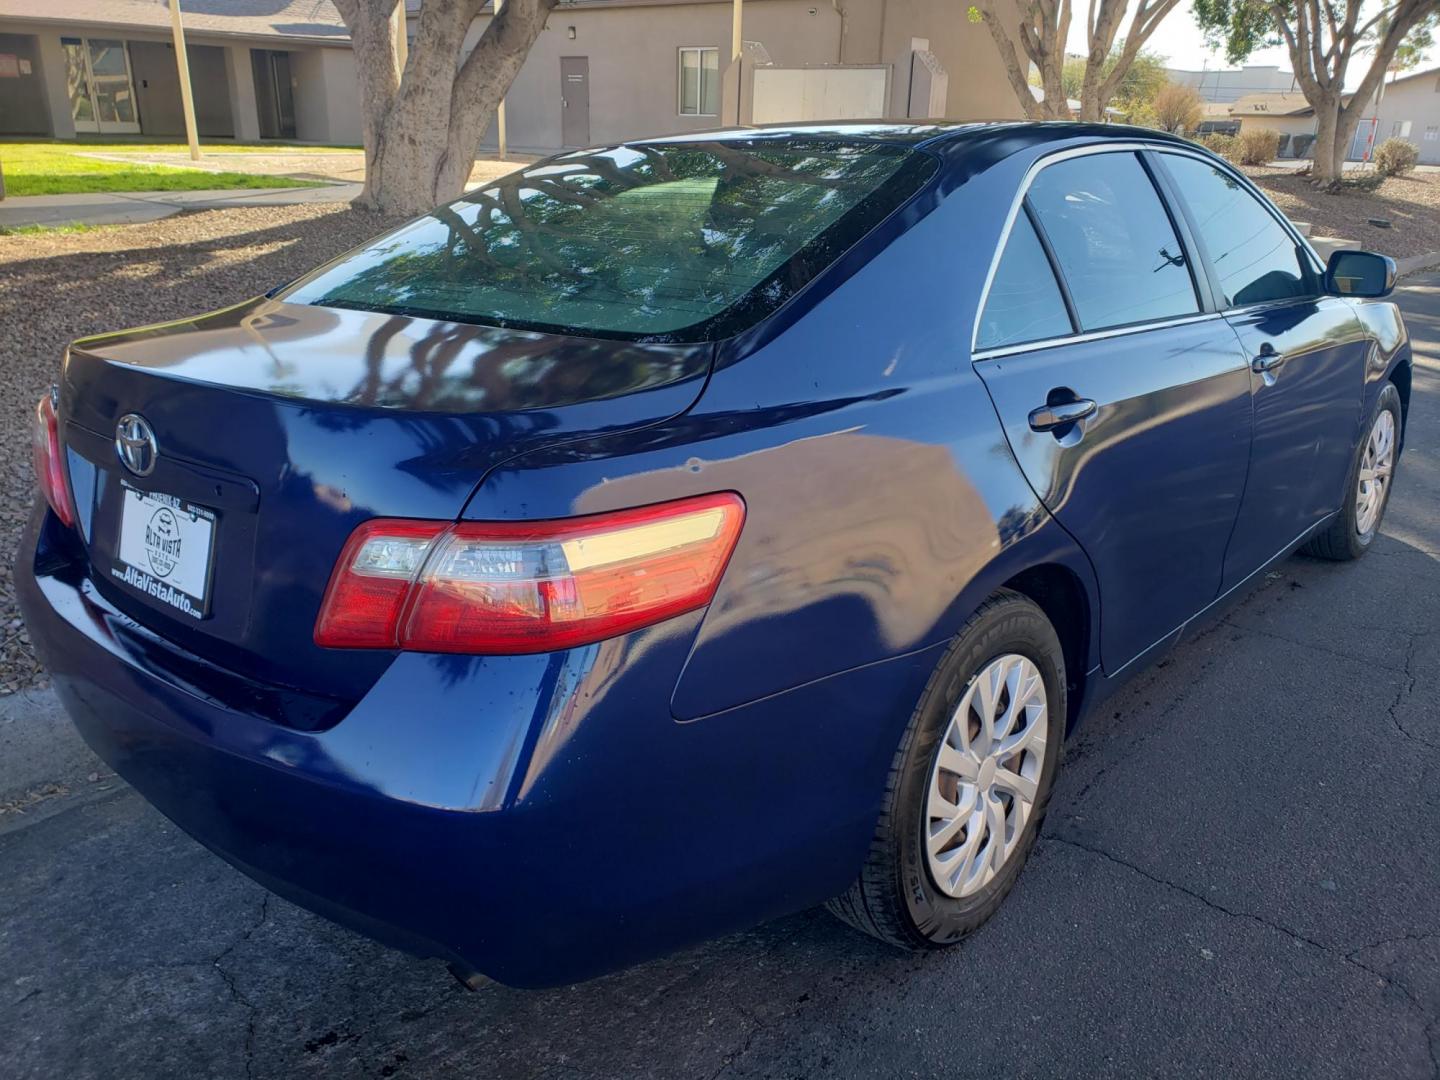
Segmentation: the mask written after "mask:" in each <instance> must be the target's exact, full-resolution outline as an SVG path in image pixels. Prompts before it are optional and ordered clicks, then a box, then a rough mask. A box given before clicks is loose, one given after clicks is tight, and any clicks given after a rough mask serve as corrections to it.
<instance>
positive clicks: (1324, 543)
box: [1300, 382, 1403, 562]
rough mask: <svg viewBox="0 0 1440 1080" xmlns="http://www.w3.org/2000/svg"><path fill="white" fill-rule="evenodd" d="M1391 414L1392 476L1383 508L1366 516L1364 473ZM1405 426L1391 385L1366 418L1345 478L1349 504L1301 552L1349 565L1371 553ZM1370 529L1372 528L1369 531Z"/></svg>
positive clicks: (1386, 499)
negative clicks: (1372, 447)
mask: <svg viewBox="0 0 1440 1080" xmlns="http://www.w3.org/2000/svg"><path fill="white" fill-rule="evenodd" d="M1387 413H1388V414H1389V417H1390V421H1389V422H1390V431H1391V433H1392V445H1391V448H1390V472H1389V474H1388V476H1387V477H1386V480H1385V483H1384V484H1383V486H1382V489H1381V491H1380V495H1379V506H1378V507H1376V508H1375V509H1374V513H1373V516H1372V515H1366V514H1364V511H1363V508H1362V500H1361V492H1360V480H1361V477H1360V472H1361V469H1362V467H1363V466H1364V464H1365V459H1366V453H1367V451H1368V450H1369V448H1370V445H1371V441H1372V438H1373V437H1374V435H1375V433H1376V431H1377V427H1378V426H1379V425H1382V424H1383V423H1384V420H1383V417H1384V416H1385V414H1387ZM1402 423H1403V414H1402V413H1401V410H1400V391H1398V390H1397V389H1395V384H1394V383H1390V382H1387V383H1386V384H1385V386H1384V387H1383V388H1382V389H1381V391H1380V395H1379V397H1378V398H1377V399H1376V401H1375V408H1374V409H1372V410H1371V412H1370V415H1369V416H1368V417H1367V418H1366V421H1365V427H1364V428H1363V429H1362V431H1363V434H1362V435H1361V438H1360V445H1359V446H1357V447H1356V448H1355V460H1354V461H1352V462H1351V463H1350V472H1349V473H1348V474H1347V475H1346V477H1345V502H1344V504H1343V505H1342V506H1341V508H1340V512H1339V513H1338V514H1336V515H1335V516H1334V518H1332V519H1331V521H1330V524H1329V525H1328V526H1326V528H1325V530H1324V531H1323V532H1319V533H1316V534H1315V535H1314V536H1313V537H1311V538H1310V539H1309V540H1307V541H1306V542H1305V544H1304V545H1303V546H1302V547H1301V548H1300V550H1301V551H1302V552H1304V553H1305V554H1306V555H1313V556H1315V557H1316V558H1318V559H1331V560H1333V561H1335V562H1348V561H1350V560H1352V559H1358V558H1360V556H1361V555H1364V554H1365V552H1366V551H1368V550H1369V549H1370V544H1371V543H1372V542H1373V541H1374V539H1375V537H1376V535H1378V534H1379V532H1380V525H1381V523H1382V522H1383V521H1384V520H1385V508H1386V506H1388V505H1389V503H1390V492H1391V489H1392V488H1394V486H1395V467H1396V466H1397V465H1399V462H1400V434H1401V431H1402ZM1372 483H1373V481H1372ZM1365 516H1370V518H1371V519H1370V520H1369V521H1368V522H1366V521H1364V520H1362V517H1365ZM1367 525H1368V527H1365V526H1367Z"/></svg>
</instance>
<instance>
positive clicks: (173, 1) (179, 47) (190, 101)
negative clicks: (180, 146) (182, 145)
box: [170, 0, 200, 161]
mask: <svg viewBox="0 0 1440 1080" xmlns="http://www.w3.org/2000/svg"><path fill="white" fill-rule="evenodd" d="M170 33H171V34H172V35H173V36H174V38H175V66H176V67H178V68H179V69H180V103H181V104H182V105H183V106H184V107H185V138H186V139H188V140H189V141H190V160H191V161H199V160H200V136H199V134H198V133H197V132H196V130H195V98H194V96H193V95H192V94H191V93H190V58H189V57H188V56H186V55H185V28H184V26H182V25H181V23H180V0H170Z"/></svg>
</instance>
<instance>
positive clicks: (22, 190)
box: [0, 140, 329, 195]
mask: <svg viewBox="0 0 1440 1080" xmlns="http://www.w3.org/2000/svg"><path fill="white" fill-rule="evenodd" d="M184 146H185V144H184V143H172V144H157V143H138V142H137V143H128V142H104V143H100V142H78V141H77V142H72V141H69V140H66V141H65V142H64V143H60V142H0V166H3V168H4V170H5V193H6V194H7V195H74V194H89V193H92V192H108V191H115V192H120V191H208V190H212V189H220V188H290V187H322V186H324V185H322V184H320V183H319V182H318V181H314V180H297V179H294V178H293V177H288V176H255V175H252V174H248V173H238V172H208V171H206V170H204V169H186V168H181V167H174V168H172V167H170V166H168V165H139V164H131V163H129V162H121V161H104V160H101V159H98V158H92V157H86V156H84V155H85V154H86V153H137V152H138V153H155V152H170V153H173V152H174V151H176V150H177V149H183V148H184ZM282 149H284V150H288V149H294V148H293V147H288V146H286V147H277V146H274V145H270V146H249V145H226V146H224V147H223V148H222V147H220V146H202V151H203V152H204V153H206V154H209V153H212V152H214V153H246V152H250V153H257V152H264V151H268V152H270V153H275V152H277V151H278V150H282ZM327 149H329V148H325V149H320V148H316V152H320V153H324V152H325V151H326V150H327ZM305 152H306V153H309V152H311V148H309V147H306V148H305Z"/></svg>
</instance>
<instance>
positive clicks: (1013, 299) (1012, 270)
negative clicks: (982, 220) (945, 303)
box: [977, 210, 1073, 349]
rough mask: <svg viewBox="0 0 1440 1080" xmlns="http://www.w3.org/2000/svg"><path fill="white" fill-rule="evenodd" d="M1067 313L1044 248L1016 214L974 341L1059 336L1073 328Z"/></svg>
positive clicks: (1025, 218)
mask: <svg viewBox="0 0 1440 1080" xmlns="http://www.w3.org/2000/svg"><path fill="white" fill-rule="evenodd" d="M1072 329H1073V328H1072V327H1071V325H1070V315H1069V313H1068V312H1066V310H1065V300H1064V298H1063V297H1062V296H1061V295H1060V286H1059V285H1057V284H1056V283H1055V274H1054V272H1053V271H1052V270H1051V269H1050V260H1049V259H1047V258H1046V257H1045V249H1044V248H1042V247H1041V246H1040V241H1039V240H1038V239H1037V238H1036V236H1035V228H1034V226H1032V225H1031V224H1030V218H1029V215H1027V214H1026V213H1025V212H1024V211H1023V210H1022V211H1021V212H1020V213H1019V214H1018V215H1017V216H1016V218H1015V225H1014V227H1013V228H1012V229H1011V230H1010V240H1009V242H1008V243H1006V245H1005V254H1004V255H1002V256H1000V265H999V266H997V267H996V268H995V280H994V281H992V282H991V283H990V295H989V297H988V298H987V299H986V301H985V310H984V312H983V313H982V314H981V316H980V333H979V335H978V338H977V344H978V345H979V347H980V348H982V349H994V348H996V347H998V346H1001V345H1018V344H1020V343H1021V342H1024V341H1040V340H1041V339H1043V338H1052V337H1060V336H1061V335H1064V334H1068V333H1070V332H1071V331H1072Z"/></svg>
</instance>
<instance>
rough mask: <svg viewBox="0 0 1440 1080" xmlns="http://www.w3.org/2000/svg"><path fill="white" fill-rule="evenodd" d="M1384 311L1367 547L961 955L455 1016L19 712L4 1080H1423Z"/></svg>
mask: <svg viewBox="0 0 1440 1080" xmlns="http://www.w3.org/2000/svg"><path fill="white" fill-rule="evenodd" d="M1400 300H1401V303H1402V304H1403V305H1404V307H1405V308H1406V313H1407V317H1408V319H1409V323H1410V327H1411V333H1412V336H1413V337H1414V338H1415V339H1416V354H1417V367H1416V375H1415V392H1414V402H1413V407H1412V415H1411V423H1410V435H1409V440H1410V441H1409V446H1408V447H1407V450H1406V453H1405V456H1404V458H1403V460H1402V463H1401V466H1400V470H1399V473H1398V480H1397V486H1396V489H1395V494H1394V498H1393V500H1392V503H1391V505H1390V508H1389V511H1388V513H1387V517H1386V523H1385V530H1384V535H1383V536H1382V537H1381V539H1380V540H1378V541H1377V545H1376V548H1375V549H1374V550H1373V551H1372V552H1371V553H1370V554H1369V555H1368V556H1367V557H1366V558H1365V559H1363V560H1361V561H1360V562H1359V563H1356V564H1351V565H1345V566H1340V565H1334V564H1327V563H1320V562H1315V561H1311V560H1307V559H1302V558H1292V559H1290V560H1289V561H1287V562H1286V563H1284V564H1282V565H1281V566H1280V567H1278V568H1277V569H1276V570H1275V571H1274V572H1273V573H1271V574H1270V575H1268V577H1267V578H1266V580H1265V581H1264V582H1263V583H1261V585H1260V586H1259V587H1258V588H1257V589H1256V590H1255V591H1254V592H1253V593H1252V594H1251V595H1250V596H1249V597H1248V598H1247V599H1246V600H1245V601H1244V602H1243V603H1241V604H1239V605H1237V606H1235V607H1232V608H1231V609H1229V611H1228V613H1227V614H1226V616H1225V617H1224V619H1223V620H1222V621H1220V622H1219V623H1217V624H1216V625H1214V626H1213V627H1212V628H1211V629H1210V630H1208V631H1207V632H1205V633H1204V634H1202V635H1200V636H1199V637H1198V638H1197V639H1195V640H1192V641H1190V642H1188V643H1186V644H1184V645H1182V646H1181V647H1180V648H1179V649H1177V650H1176V651H1175V652H1174V653H1172V655H1171V657H1170V658H1169V660H1168V661H1167V662H1166V663H1165V664H1164V665H1163V666H1161V667H1159V668H1157V669H1154V670H1152V671H1150V672H1148V673H1146V674H1145V675H1142V676H1140V677H1139V678H1138V679H1137V680H1136V681H1135V682H1134V683H1132V684H1131V685H1130V686H1129V687H1128V688H1127V689H1126V690H1125V691H1123V692H1122V693H1121V695H1120V696H1119V697H1117V698H1116V699H1114V700H1112V701H1111V702H1109V703H1108V704H1107V706H1106V707H1105V708H1104V709H1103V710H1102V711H1101V712H1099V713H1098V714H1097V715H1094V716H1092V717H1091V718H1090V720H1089V722H1088V723H1087V725H1086V726H1084V727H1083V728H1082V729H1081V731H1080V732H1079V733H1078V735H1077V736H1076V737H1075V738H1074V739H1072V741H1071V744H1070V746H1069V750H1068V755H1067V760H1066V763H1065V766H1064V768H1063V769H1062V772H1061V777H1060V781H1059V784H1058V786H1057V788H1056V791H1055V795H1054V798H1053V801H1052V803H1051V811H1050V818H1049V821H1048V822H1047V825H1046V829H1045V833H1044V835H1043V837H1042V839H1041V842H1040V843H1039V845H1038V846H1037V847H1036V850H1035V853H1034V856H1033V858H1032V861H1031V864H1030V866H1029V867H1028V868H1027V870H1026V872H1025V873H1024V875H1022V877H1021V880H1020V882H1019V885H1018V886H1017V888H1016V890H1015V892H1014V894H1013V895H1012V896H1011V897H1010V899H1009V901H1008V902H1007V903H1006V904H1005V906H1004V907H1003V908H1002V910H1001V911H1000V913H999V914H998V915H997V916H996V917H995V918H994V919H993V920H992V921H991V922H990V923H989V924H988V925H987V926H986V927H985V928H984V929H983V930H981V931H980V932H979V933H978V934H976V935H975V936H974V937H972V938H971V939H970V940H969V941H967V942H966V943H965V944H963V945H962V946H960V947H959V948H957V949H954V950H951V951H949V952H946V953H943V954H936V955H931V956H923V957H922V956H910V955H903V954H899V953H896V952H894V951H892V950H890V949H888V948H886V947H885V946H882V945H880V944H878V943H876V942H872V941H870V940H868V939H866V938H863V937H860V936H859V935H857V934H855V933H853V932H851V931H849V930H847V929H845V928H844V927H842V926H841V925H840V924H839V923H837V922H835V921H834V920H832V919H831V918H830V917H829V916H827V915H825V914H824V913H823V912H819V911H811V912H805V913H802V914H799V915H795V916H792V917H790V918H787V919H783V920H780V921H778V922H775V923H771V924H769V925H767V926H763V927H759V928H757V929H755V930H752V931H749V932H747V933H744V934H739V935H735V936H732V937H728V938H725V939H722V940H720V941H716V942H712V943H710V944H708V945H704V946H701V947H700V948H697V949H693V950H690V951H688V952H685V953H681V954H679V955H676V956H673V957H670V958H667V959H664V960H660V961H657V962H654V963H651V964H648V965H645V966H643V967H640V968H636V969H634V970H631V971H628V972H623V973H620V974H618V975H614V976H610V977H608V978H604V979H599V980H596V981H594V982H591V983H587V984H584V985H581V986H575V987H570V988H567V989H562V990H553V991H546V992H524V991H512V990H508V989H505V988H502V987H487V988H485V989H483V990H481V991H479V992H478V993H469V992H466V991H464V990H463V989H461V988H460V987H459V985H458V984H456V983H454V982H452V981H451V979H450V977H449V976H448V975H447V974H446V973H445V971H444V969H443V968H442V967H441V966H440V965H439V964H438V963H435V962H432V961H422V960H416V959H413V958H411V957H407V956H404V955H402V954H399V953H395V952H391V951H388V950H386V949H383V948H381V947H380V946H378V945H374V944H372V943H370V942H368V941H366V940H364V939H361V938H359V937H356V936H355V935H353V934H350V933H348V932H347V931H344V930H341V929H339V928H337V927H335V926H332V925H330V924H328V923H326V922H325V921H323V920H321V919H319V918H317V917H315V916H312V915H309V914H307V913H305V912H303V911H301V910H299V909H298V908H295V907H293V906H291V905H290V904H288V903H286V902H284V901H281V900H278V899H273V898H269V897H267V895H266V894H265V893H264V892H263V890H261V889H260V888H259V887H258V886H256V885H253V884H251V883H250V882H249V881H247V880H246V879H245V878H243V877H241V876H240V875H239V874H238V873H236V872H235V871H233V870H231V869H230V868H229V867H228V866H226V865H225V864H223V863H222V862H221V861H220V860H219V859H217V858H215V857H214V856H212V855H210V854H209V853H207V852H206V851H204V850H203V849H201V848H200V847H199V846H198V845H196V844H195V843H193V842H192V841H190V840H189V839H188V838H186V837H185V836H184V835H183V834H181V833H180V832H179V831H178V830H177V829H176V828H175V827H174V826H172V825H170V824H169V823H168V822H167V821H165V820H164V819H163V818H161V817H160V816H159V815H158V814H157V813H156V812H155V811H153V810H151V809H150V808H149V807H148V806H147V805H146V804H145V803H143V802H142V801H141V800H140V799H139V798H138V797H137V796H136V795H135V794H134V793H133V792H131V791H129V790H128V789H127V788H126V787H125V786H124V785H123V784H121V783H120V782H119V781H118V780H115V779H114V778H113V777H110V776H109V775H108V773H104V772H101V771H98V769H97V766H96V764H95V763H94V762H93V760H92V759H89V758H88V756H87V754H86V752H85V751H83V748H80V747H79V746H78V743H77V742H76V741H75V737H74V736H73V734H72V733H70V732H69V730H68V728H67V727H66V726H65V725H64V724H63V722H61V721H60V720H58V719H57V718H56V717H55V716H54V715H53V711H54V710H53V704H51V705H48V706H47V698H46V695H44V694H39V693H32V694H31V695H29V696H28V697H26V698H23V699H20V700H19V701H13V699H12V702H13V704H12V707H11V708H10V710H9V712H5V713H3V714H0V796H3V797H0V810H3V808H4V807H5V806H6V805H7V802H6V799H7V797H8V796H10V795H16V796H18V797H17V798H16V799H15V800H14V802H13V805H14V806H16V807H21V808H23V813H22V812H18V811H12V812H8V813H4V812H0V867H3V868H4V873H3V875H0V1071H3V1073H4V1074H5V1075H7V1076H9V1077H16V1078H20V1077H52V1076H61V1075H63V1076H67V1077H71V1078H77V1080H78V1078H85V1077H96V1078H100V1077H106V1078H109V1077H145V1078H147V1080H161V1078H166V1077H241V1076H243V1077H247V1078H254V1080H259V1078H269V1077H290V1076H304V1077H429V1076H442V1075H443V1076H453V1075H476V1076H494V1077H507V1078H510V1077H515V1078H532V1077H533V1078H541V1077H556V1078H559V1077H627V1078H628V1077H672V1076H673V1077H687V1078H688V1077H716V1078H719V1077H733V1078H742V1077H792V1076H827V1075H829V1076H842V1077H864V1076H876V1077H879V1076H884V1077H892V1076H928V1075H932V1074H937V1073H940V1072H942V1071H943V1072H945V1073H947V1074H952V1075H982V1074H983V1075H1006V1076H1031V1075H1043V1076H1046V1077H1055V1076H1071V1075H1074V1076H1080V1075H1084V1076H1104V1075H1113V1076H1130V1075H1137V1074H1144V1075H1149V1076H1207V1075H1209V1076H1214V1075H1220V1076H1227V1075H1266V1076H1295V1077H1348V1076H1358V1075H1364V1076H1367V1077H1368V1076H1373V1075H1383V1076H1387V1077H1389V1076H1393V1077H1432V1078H1435V1077H1440V843H1437V842H1436V840H1435V837H1436V835H1437V833H1440V360H1437V359H1436V358H1437V357H1440V275H1431V276H1428V277H1424V276H1422V277H1420V278H1415V279H1410V281H1409V282H1408V283H1407V287H1406V288H1405V289H1403V290H1402V291H1401V293H1400ZM47 708H48V709H49V711H48V712H47ZM7 725H8V726H9V727H8V733H7ZM27 725H28V726H27ZM37 732H38V733H39V734H36V733H37ZM41 736H43V740H44V752H43V753H40V752H38V751H36V750H35V748H34V744H35V742H36V740H37V739H40V738H41ZM26 738H29V739H31V743H30V744H26V743H25V742H24V740H25V739H26ZM7 740H9V741H8V742H7ZM17 740H18V741H17ZM66 740H69V742H68V743H67V742H66ZM17 745H18V746H20V747H21V750H20V751H18V752H17V751H14V750H13V747H14V746H17ZM27 745H29V747H30V748H29V749H28V750H27V749H25V747H26V746H27ZM56 747H60V748H61V749H60V750H56V749H55V748H56ZM37 754H38V758H37ZM46 755H49V756H48V757H47V756H46ZM38 759H43V760H40V763H39V764H38V765H35V766H34V768H36V769H40V770H41V772H39V773H37V774H36V775H35V776H33V777H31V780H32V781H33V782H32V783H31V784H30V785H28V787H29V789H30V791H31V793H30V794H26V793H25V792H24V791H20V792H12V791H8V790H7V787H6V784H5V783H4V782H3V781H4V780H5V779H6V778H7V777H6V774H7V773H8V772H9V771H11V770H12V769H13V768H14V765H13V763H14V762H15V761H30V762H32V764H33V763H34V762H35V761H36V760H38ZM10 779H13V777H12V778H10ZM21 786H22V787H25V786H26V785H21Z"/></svg>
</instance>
